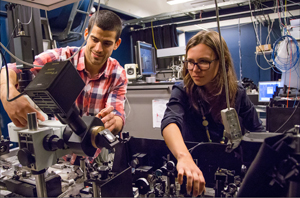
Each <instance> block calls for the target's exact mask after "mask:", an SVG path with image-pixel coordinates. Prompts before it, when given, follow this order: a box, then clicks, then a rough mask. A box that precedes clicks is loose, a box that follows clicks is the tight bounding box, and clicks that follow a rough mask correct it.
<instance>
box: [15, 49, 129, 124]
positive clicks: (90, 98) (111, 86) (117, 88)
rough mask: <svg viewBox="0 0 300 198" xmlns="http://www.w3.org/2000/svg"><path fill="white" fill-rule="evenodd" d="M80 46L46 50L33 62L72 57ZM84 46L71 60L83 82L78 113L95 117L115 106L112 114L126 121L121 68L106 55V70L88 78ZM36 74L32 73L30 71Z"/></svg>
mask: <svg viewBox="0 0 300 198" xmlns="http://www.w3.org/2000/svg"><path fill="white" fill-rule="evenodd" d="M78 49H79V48H78V47H65V48H58V49H53V50H47V51H46V52H43V53H41V54H39V55H38V56H36V57H35V62H34V64H35V65H45V64H46V63H47V62H54V61H64V60H66V59H67V58H69V57H71V56H72V55H73V54H74V53H75V52H76V51H77V50H78ZM84 51H85V46H84V47H83V48H82V49H81V50H80V52H79V53H78V54H76V55H75V56H74V57H73V58H72V59H71V60H70V61H71V62H72V63H73V65H74V66H75V67H76V68H77V71H78V73H79V75H80V76H81V78H82V79H83V81H84V83H85V87H84V89H83V90H82V92H81V93H80V95H79V96H78V98H77V100H76V105H77V107H78V108H79V110H80V115H81V116H95V115H97V114H98V113H99V112H100V111H101V110H102V109H103V108H105V107H107V106H113V107H114V113H115V115H117V116H120V117H121V118H122V120H123V125H124V124H125V112H124V102H125V94H126V91H127V82H128V81H127V77H126V73H125V70H124V68H123V67H122V66H121V65H120V64H119V62H118V61H117V60H115V59H113V58H108V60H107V62H106V63H105V65H104V67H105V69H104V70H103V69H101V71H100V73H99V74H97V75H96V76H94V77H93V78H91V76H90V73H89V72H88V71H86V69H85V65H84ZM9 67H10V68H11V69H13V70H14V71H15V72H16V73H17V74H18V73H20V71H19V70H18V69H17V68H16V66H15V64H9ZM33 73H35V72H33Z"/></svg>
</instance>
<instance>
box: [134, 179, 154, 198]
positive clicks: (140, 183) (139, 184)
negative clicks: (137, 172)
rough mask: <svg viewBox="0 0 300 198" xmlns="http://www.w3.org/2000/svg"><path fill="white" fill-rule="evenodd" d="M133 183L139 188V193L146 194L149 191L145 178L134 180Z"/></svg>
mask: <svg viewBox="0 0 300 198" xmlns="http://www.w3.org/2000/svg"><path fill="white" fill-rule="evenodd" d="M135 185H136V186H137V188H138V189H139V194H141V195H146V194H147V193H148V192H149V191H150V185H149V182H148V181H147V180H146V179H145V178H139V179H138V180H136V182H135Z"/></svg>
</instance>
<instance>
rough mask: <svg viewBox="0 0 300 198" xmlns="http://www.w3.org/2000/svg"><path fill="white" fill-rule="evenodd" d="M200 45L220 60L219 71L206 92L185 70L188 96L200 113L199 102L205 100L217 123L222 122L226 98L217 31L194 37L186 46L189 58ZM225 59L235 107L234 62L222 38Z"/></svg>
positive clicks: (184, 77)
mask: <svg viewBox="0 0 300 198" xmlns="http://www.w3.org/2000/svg"><path fill="white" fill-rule="evenodd" d="M199 44H205V45H207V46H208V47H210V48H211V49H212V50H213V51H214V53H215V55H216V59H218V60H219V69H218V72H217V74H216V76H215V78H214V79H213V80H212V81H211V82H210V83H213V86H211V87H212V89H211V90H205V89H204V87H202V86H197V85H196V84H195V83H194V81H193V79H192V78H191V76H190V74H189V72H188V70H187V68H184V69H183V71H182V76H183V80H184V85H185V88H186V92H187V95H188V97H189V99H190V102H191V105H192V107H194V109H195V110H196V111H199V100H200V99H203V100H205V101H206V102H208V103H209V104H210V109H209V111H210V112H211V114H212V116H213V118H214V119H215V121H217V122H221V115H220V111H221V110H222V109H225V108H226V98H225V84H224V83H225V81H224V76H223V67H222V60H221V46H220V39H219V34H218V33H217V32H215V31H200V32H198V33H197V34H196V35H194V36H193V37H192V38H191V39H190V40H189V41H188V43H187V45H186V54H185V56H186V57H187V53H188V51H189V50H190V49H191V48H192V47H195V46H196V45H199ZM222 44H223V50H224V58H225V67H226V73H227V80H228V87H229V88H228V89H229V98H230V106H231V107H234V103H235V97H236V92H237V78H236V74H235V71H234V67H233V62H232V59H231V55H230V52H229V49H228V47H227V44H226V42H225V40H224V39H223V38H222Z"/></svg>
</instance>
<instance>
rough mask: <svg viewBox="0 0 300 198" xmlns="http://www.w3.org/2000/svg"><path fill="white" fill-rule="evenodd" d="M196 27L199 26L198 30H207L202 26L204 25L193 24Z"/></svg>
mask: <svg viewBox="0 0 300 198" xmlns="http://www.w3.org/2000/svg"><path fill="white" fill-rule="evenodd" d="M195 26H196V27H197V28H199V29H200V30H206V31H209V30H208V29H206V28H204V27H201V26H200V25H195Z"/></svg>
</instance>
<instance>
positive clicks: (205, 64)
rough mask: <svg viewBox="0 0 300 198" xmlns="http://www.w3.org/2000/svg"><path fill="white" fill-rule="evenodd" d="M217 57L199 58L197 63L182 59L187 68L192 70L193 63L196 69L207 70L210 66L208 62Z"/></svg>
mask: <svg viewBox="0 0 300 198" xmlns="http://www.w3.org/2000/svg"><path fill="white" fill-rule="evenodd" d="M215 60H218V59H214V60H212V61H208V60H200V61H199V62H198V63H194V62H191V61H188V60H185V61H182V62H183V64H184V66H185V67H186V68H187V69H188V70H191V71H192V70H193V69H194V67H195V65H197V67H198V69H200V70H201V71H206V70H209V68H210V64H211V63H212V62H213V61H215Z"/></svg>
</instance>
